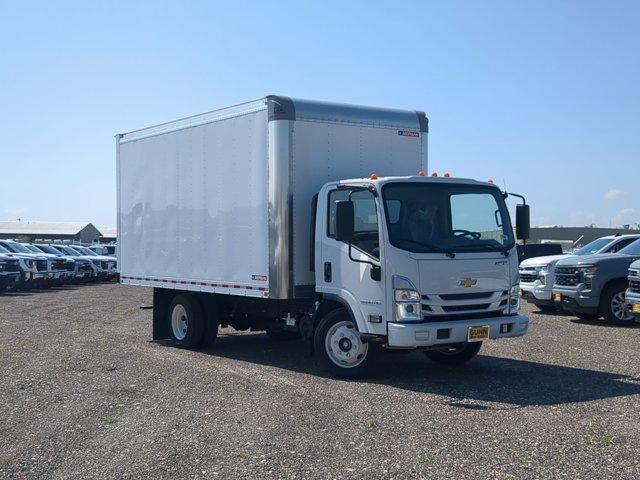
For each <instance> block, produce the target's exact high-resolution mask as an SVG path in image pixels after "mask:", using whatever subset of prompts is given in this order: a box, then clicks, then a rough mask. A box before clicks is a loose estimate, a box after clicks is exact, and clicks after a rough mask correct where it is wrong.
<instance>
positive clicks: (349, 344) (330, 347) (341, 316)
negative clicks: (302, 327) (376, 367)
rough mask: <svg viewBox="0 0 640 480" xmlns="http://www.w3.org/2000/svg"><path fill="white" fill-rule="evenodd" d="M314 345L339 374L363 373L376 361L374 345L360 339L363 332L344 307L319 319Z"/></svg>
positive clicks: (323, 360)
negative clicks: (370, 345) (371, 345)
mask: <svg viewBox="0 0 640 480" xmlns="http://www.w3.org/2000/svg"><path fill="white" fill-rule="evenodd" d="M314 347H315V352H316V354H317V355H318V356H319V357H320V360H321V362H322V364H323V366H324V367H325V368H326V369H328V370H329V371H330V372H331V373H332V374H333V375H335V376H337V377H347V378H353V377H359V376H363V375H365V374H367V373H368V371H369V368H370V366H371V363H372V361H373V358H372V357H373V354H372V352H373V348H370V347H369V343H367V342H364V341H363V340H362V339H361V338H360V332H358V329H357V328H356V325H355V323H354V321H353V320H352V319H351V316H350V315H349V313H348V312H347V311H346V310H345V309H344V308H340V309H338V310H333V311H331V312H329V313H328V314H327V315H326V316H325V317H324V318H323V319H322V320H321V321H320V324H319V325H318V328H317V329H316V331H315V335H314Z"/></svg>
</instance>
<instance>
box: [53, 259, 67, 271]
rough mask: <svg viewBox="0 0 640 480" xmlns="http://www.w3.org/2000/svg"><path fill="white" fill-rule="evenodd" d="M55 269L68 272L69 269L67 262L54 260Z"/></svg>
mask: <svg viewBox="0 0 640 480" xmlns="http://www.w3.org/2000/svg"><path fill="white" fill-rule="evenodd" d="M53 269H54V270H66V269H67V262H66V260H54V261H53Z"/></svg>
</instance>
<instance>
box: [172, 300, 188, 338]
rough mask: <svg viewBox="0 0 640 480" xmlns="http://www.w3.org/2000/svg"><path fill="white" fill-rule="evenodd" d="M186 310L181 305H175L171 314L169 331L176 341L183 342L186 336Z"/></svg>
mask: <svg viewBox="0 0 640 480" xmlns="http://www.w3.org/2000/svg"><path fill="white" fill-rule="evenodd" d="M187 328H188V323H187V310H186V309H185V308H184V306H182V305H179V304H178V305H176V306H175V307H173V311H172V312H171V330H172V331H173V336H174V338H175V339H176V340H184V338H185V337H186V336H187Z"/></svg>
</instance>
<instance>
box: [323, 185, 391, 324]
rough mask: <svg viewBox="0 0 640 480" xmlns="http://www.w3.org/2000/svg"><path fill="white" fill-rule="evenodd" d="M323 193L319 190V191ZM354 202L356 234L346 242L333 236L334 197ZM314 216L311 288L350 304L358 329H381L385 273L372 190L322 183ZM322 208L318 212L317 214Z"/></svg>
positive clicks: (377, 213)
mask: <svg viewBox="0 0 640 480" xmlns="http://www.w3.org/2000/svg"><path fill="white" fill-rule="evenodd" d="M323 193H324V194H323ZM341 200H351V201H352V202H353V204H354V214H355V221H354V224H355V235H354V241H353V243H352V244H351V245H348V244H347V243H345V242H341V241H337V240H336V239H335V225H336V206H335V205H336V202H338V201H341ZM319 202H324V205H319V206H318V207H319V208H318V213H319V215H318V218H317V220H316V232H318V236H317V237H316V241H317V243H316V244H317V245H318V244H319V245H320V247H321V248H320V252H319V253H320V255H318V256H317V257H316V268H315V271H316V289H317V290H318V291H319V292H322V293H324V294H325V295H328V296H329V297H334V298H335V297H337V298H339V299H341V300H342V301H343V303H345V302H346V303H347V304H348V305H349V307H350V308H351V311H352V313H353V315H354V316H355V319H356V322H357V324H358V329H359V330H360V332H362V333H380V334H384V333H386V328H385V326H384V321H385V320H386V319H384V298H385V296H384V292H385V280H384V274H382V272H381V270H380V266H381V264H382V262H381V260H382V255H383V254H384V252H383V251H382V248H381V242H380V238H381V232H380V224H381V222H380V218H381V214H382V212H381V211H380V209H379V204H378V201H377V198H376V194H375V192H374V191H373V190H370V189H368V188H362V187H353V188H344V187H338V186H337V185H333V186H327V187H325V191H324V192H321V194H320V195H319ZM320 212H322V214H320Z"/></svg>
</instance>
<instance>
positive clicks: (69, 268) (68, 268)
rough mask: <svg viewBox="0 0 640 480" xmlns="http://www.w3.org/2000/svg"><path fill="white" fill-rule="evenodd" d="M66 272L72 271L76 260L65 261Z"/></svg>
mask: <svg viewBox="0 0 640 480" xmlns="http://www.w3.org/2000/svg"><path fill="white" fill-rule="evenodd" d="M66 266H67V272H73V271H74V270H75V269H76V262H67V264H66Z"/></svg>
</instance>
